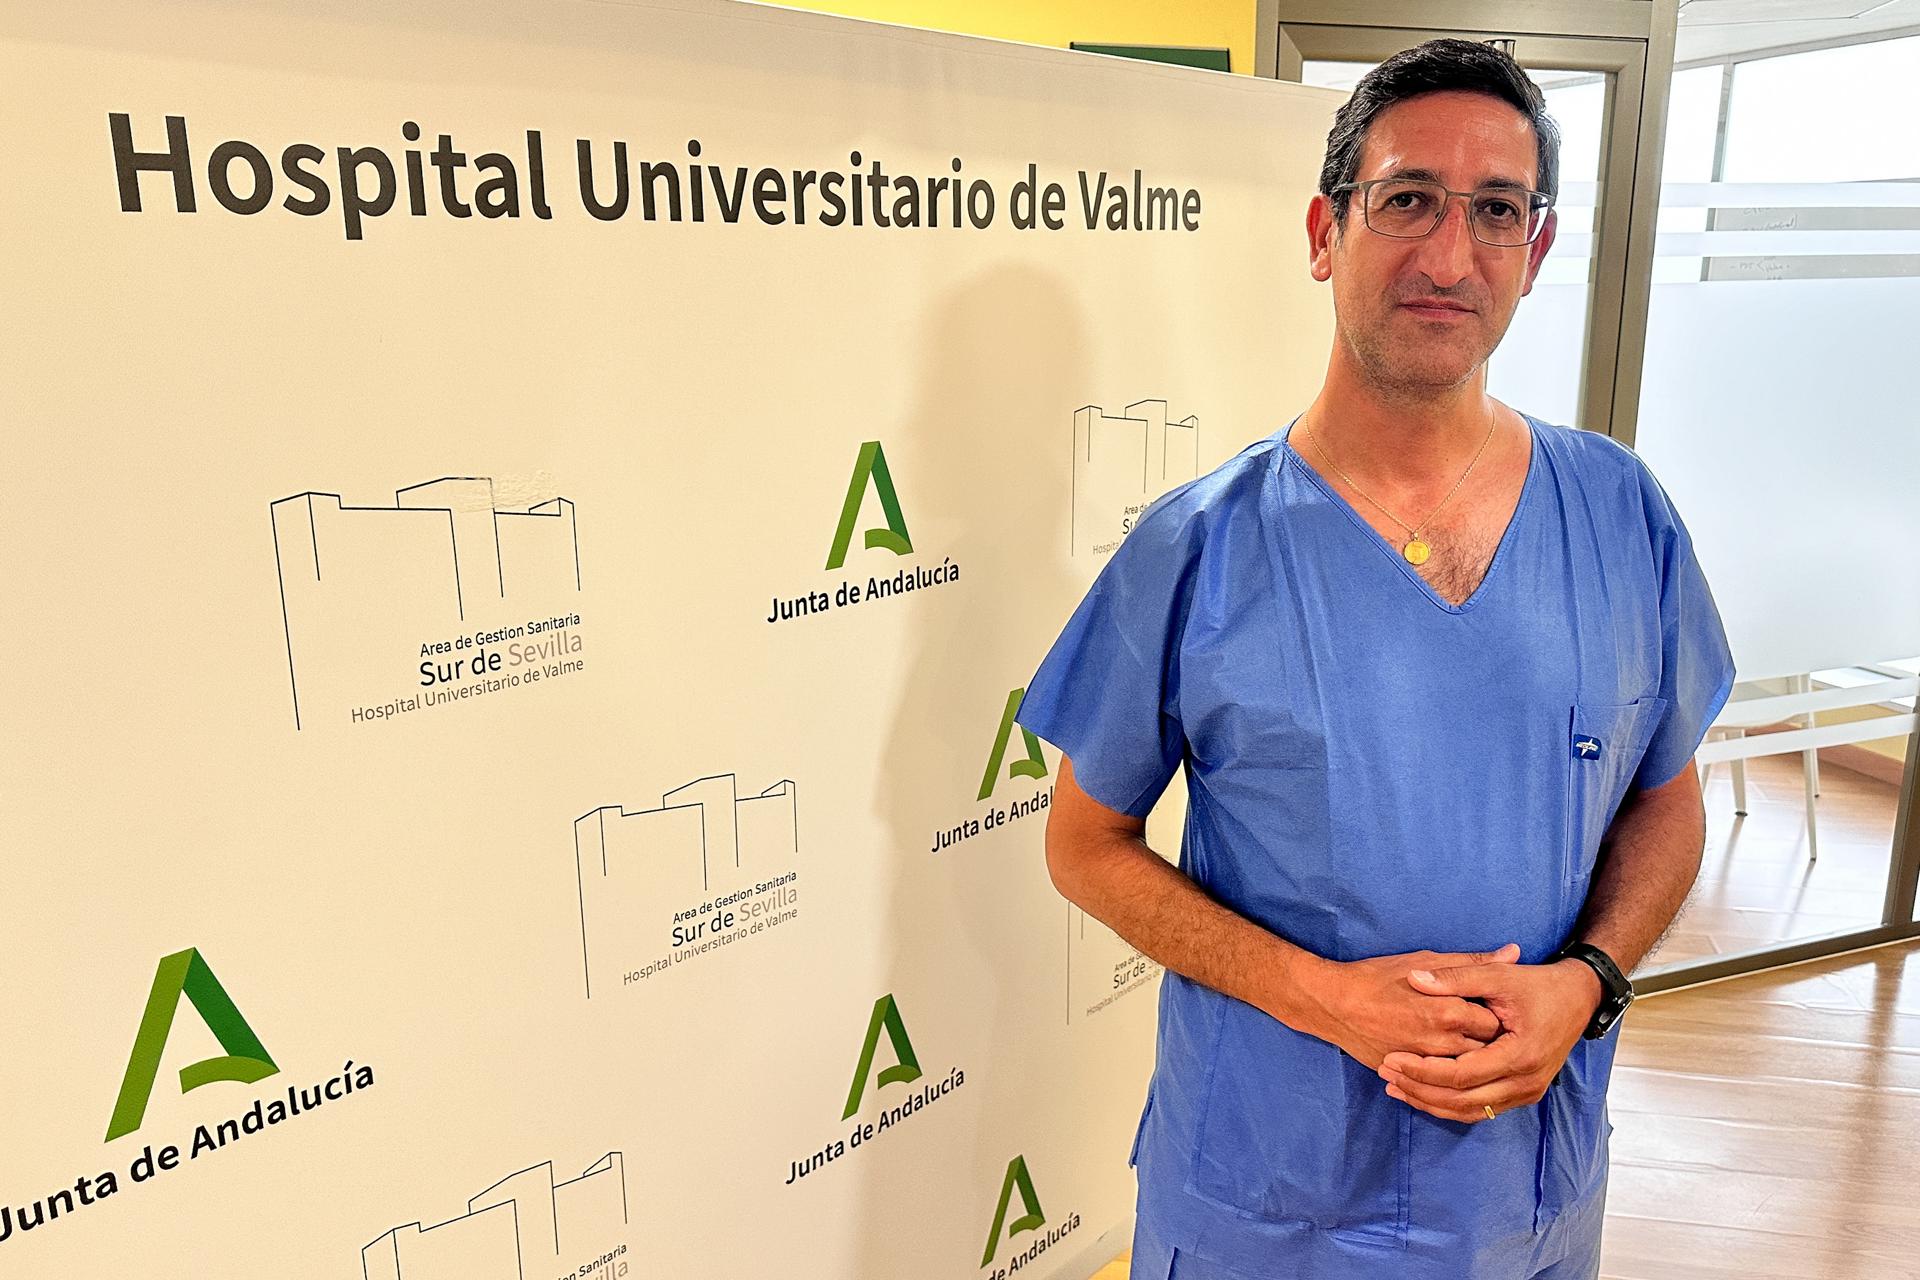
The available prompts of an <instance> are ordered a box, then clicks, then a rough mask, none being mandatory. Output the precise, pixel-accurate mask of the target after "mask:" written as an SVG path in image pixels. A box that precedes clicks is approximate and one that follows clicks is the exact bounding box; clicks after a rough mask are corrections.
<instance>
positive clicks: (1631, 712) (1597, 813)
mask: <svg viewBox="0 0 1920 1280" xmlns="http://www.w3.org/2000/svg"><path fill="white" fill-rule="evenodd" d="M1666 711H1667V700H1666V699H1665V698H1655V697H1646V698H1640V699H1637V700H1636V701H1633V702H1626V703H1608V702H1576V703H1574V704H1573V712H1572V717H1571V722H1570V729H1571V733H1570V735H1569V737H1568V740H1567V755H1566V761H1567V812H1566V844H1565V848H1566V865H1565V879H1566V880H1567V882H1568V883H1585V881H1586V880H1587V878H1588V877H1589V876H1591V875H1592V874H1593V867H1594V862H1595V859H1596V855H1597V854H1598V853H1599V851H1600V839H1601V837H1602V836H1604V835H1606V833H1607V826H1608V824H1610V823H1611V822H1612V821H1613V815H1614V814H1615V813H1617V812H1618V811H1619V809H1620V803H1621V801H1622V800H1624V799H1625V798H1626V794H1627V787H1628V785H1629V784H1630V783H1632V781H1633V775H1634V774H1635V773H1637V772H1638V771H1639V769H1640V761H1641V758H1642V757H1644V756H1645V755H1646V753H1647V742H1648V740H1649V739H1651V738H1652V737H1653V731H1654V730H1655V729H1657V728H1659V726H1660V721H1661V719H1662V718H1663V717H1664V716H1665V715H1666Z"/></svg>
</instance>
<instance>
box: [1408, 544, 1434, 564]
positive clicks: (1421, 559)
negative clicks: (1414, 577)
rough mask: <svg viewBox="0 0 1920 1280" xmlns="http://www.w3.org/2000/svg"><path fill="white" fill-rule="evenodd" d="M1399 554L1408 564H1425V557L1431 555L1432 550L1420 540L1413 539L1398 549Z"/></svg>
mask: <svg viewBox="0 0 1920 1280" xmlns="http://www.w3.org/2000/svg"><path fill="white" fill-rule="evenodd" d="M1400 554H1401V555H1403V556H1405V557H1406V558H1407V563H1408V564H1425V563H1426V562H1427V557H1428V556H1430V555H1432V554H1433V548H1432V547H1429V546H1428V545H1427V544H1426V543H1424V542H1422V541H1420V539H1418V538H1414V539H1411V540H1410V541H1408V543H1407V545H1406V546H1404V547H1402V548H1400Z"/></svg>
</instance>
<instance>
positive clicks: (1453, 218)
mask: <svg viewBox="0 0 1920 1280" xmlns="http://www.w3.org/2000/svg"><path fill="white" fill-rule="evenodd" d="M1469 217H1470V213H1469V209H1468V202H1467V201H1465V200H1460V199H1456V198H1454V197H1453V196H1448V197H1447V206H1446V208H1445V209H1443V210H1442V211H1441V214H1440V225H1439V226H1437V227H1435V228H1434V229H1433V230H1432V232H1430V233H1429V234H1428V235H1427V237H1426V238H1425V239H1424V240H1422V241H1421V242H1420V248H1419V250H1418V251H1417V253H1416V254H1415V260H1416V262H1417V264H1418V265H1419V267H1420V269H1421V270H1422V271H1423V272H1424V273H1425V274H1426V276H1427V278H1428V279H1430V280H1432V281H1433V285H1434V288H1436V289H1447V288H1451V287H1452V286H1454V285H1456V284H1459V283H1460V282H1461V281H1462V280H1464V279H1466V278H1467V277H1468V276H1469V275H1471V274H1472V273H1473V260H1474V253H1475V249H1474V246H1475V244H1476V243H1478V242H1477V241H1475V240H1474V238H1473V226H1472V224H1471V223H1470V222H1469V221H1468V218H1469Z"/></svg>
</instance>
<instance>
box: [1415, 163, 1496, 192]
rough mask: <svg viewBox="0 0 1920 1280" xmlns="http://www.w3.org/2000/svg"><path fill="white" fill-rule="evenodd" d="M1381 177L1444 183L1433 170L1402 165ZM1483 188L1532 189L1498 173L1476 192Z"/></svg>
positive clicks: (1484, 180) (1485, 180)
mask: <svg viewBox="0 0 1920 1280" xmlns="http://www.w3.org/2000/svg"><path fill="white" fill-rule="evenodd" d="M1381 176H1382V177H1386V178H1409V179H1413V180H1415V181H1418V182H1440V181H1442V179H1441V177H1440V174H1439V173H1438V172H1437V171H1435V170H1433V169H1421V168H1416V167H1411V166H1407V165H1402V166H1401V167H1400V168H1398V169H1395V170H1394V171H1393V172H1392V173H1387V174H1382V175H1381ZM1481 187H1504V188H1509V189H1512V190H1514V191H1527V190H1530V189H1531V188H1529V187H1528V186H1527V184H1526V183H1524V182H1522V181H1520V179H1518V178H1509V177H1507V176H1506V175H1504V174H1497V173H1496V174H1493V175H1491V176H1489V177H1487V178H1485V179H1483V180H1482V181H1481V183H1480V186H1478V187H1475V188H1474V190H1476V191H1478V190H1480V189H1481Z"/></svg>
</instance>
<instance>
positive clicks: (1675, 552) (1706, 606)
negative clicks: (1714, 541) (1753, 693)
mask: <svg viewBox="0 0 1920 1280" xmlns="http://www.w3.org/2000/svg"><path fill="white" fill-rule="evenodd" d="M1640 485H1641V496H1642V498H1643V500H1644V501H1645V503H1646V512H1647V531H1648V534H1649V536H1650V537H1651V538H1652V540H1653V554H1654V562H1655V563H1656V564H1657V565H1658V566H1659V570H1660V695H1659V696H1660V697H1662V698H1664V699H1666V701H1667V711H1666V715H1665V717H1664V718H1663V719H1662V720H1661V721H1660V724H1659V725H1658V726H1657V727H1656V728H1655V729H1654V732H1653V737H1652V738H1651V739H1650V740H1649V742H1648V744H1647V751H1646V755H1645V756H1643V757H1642V758H1641V761H1640V769H1639V772H1638V773H1637V774H1636V775H1635V777H1634V785H1635V786H1636V787H1639V788H1642V789H1651V788H1653V787H1658V786H1660V785H1661V784H1662V783H1666V782H1670V781H1672V780H1673V779H1674V778H1675V777H1677V776H1679V773H1680V770H1681V769H1683V768H1685V767H1686V765H1687V762H1688V761H1689V760H1691V759H1692V758H1693V753H1694V752H1695V751H1696V750H1697V749H1698V748H1699V746H1700V742H1701V740H1702V739H1704V738H1705V737H1706V735H1707V729H1708V727H1709V726H1711V725H1712V724H1713V720H1714V717H1715V716H1718V715H1719V714H1720V709H1721V708H1722V707H1723V706H1725V705H1726V702H1727V697H1728V695H1729V694H1730V693H1732V691H1733V675H1734V670H1733V654H1732V651H1731V650H1730V649H1729V648H1728V645H1727V633H1726V630H1725V629H1724V628H1723V627H1722V626H1721V623H1720V610H1719V608H1718V607H1717V606H1715V604H1714V602H1713V592H1712V591H1711V590H1710V589H1709V588H1708V587H1707V579H1706V575H1705V573H1703V572H1702V571H1701V568H1700V561H1699V559H1698V558H1697V557H1696V556H1695V555H1694V550H1693V538H1692V536H1691V535H1690V534H1689V533H1688V532H1687V527H1686V525H1685V524H1684V523H1683V522H1682V521H1681V519H1680V514H1679V512H1677V511H1675V510H1674V507H1673V501H1672V499H1670V498H1669V497H1668V496H1667V492H1666V490H1665V489H1664V488H1662V487H1661V485H1660V482H1659V481H1658V480H1656V479H1654V477H1653V474H1652V472H1650V471H1648V470H1647V469H1646V468H1645V466H1644V465H1643V466H1642V467H1641V469H1640Z"/></svg>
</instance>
